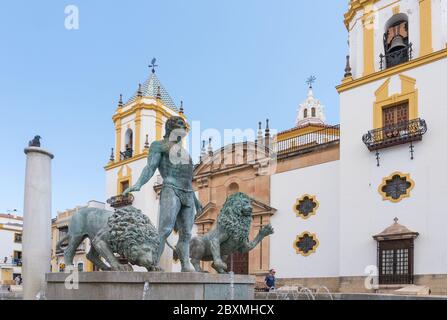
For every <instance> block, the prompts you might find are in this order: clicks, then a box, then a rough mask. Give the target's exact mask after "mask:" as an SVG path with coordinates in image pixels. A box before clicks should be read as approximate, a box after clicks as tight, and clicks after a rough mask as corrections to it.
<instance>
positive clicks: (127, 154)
mask: <svg viewBox="0 0 447 320" xmlns="http://www.w3.org/2000/svg"><path fill="white" fill-rule="evenodd" d="M120 156H121V159H120V160H121V161H123V160H127V159H130V158H132V157H133V150H132V149H126V151H123V152H120Z"/></svg>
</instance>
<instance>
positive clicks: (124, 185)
mask: <svg viewBox="0 0 447 320" xmlns="http://www.w3.org/2000/svg"><path fill="white" fill-rule="evenodd" d="M129 186H130V185H129V180H126V181H122V182H121V183H120V190H119V194H122V193H123V192H124V191H126V189H127V188H129Z"/></svg>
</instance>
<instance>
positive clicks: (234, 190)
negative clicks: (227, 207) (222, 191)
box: [227, 182, 239, 196]
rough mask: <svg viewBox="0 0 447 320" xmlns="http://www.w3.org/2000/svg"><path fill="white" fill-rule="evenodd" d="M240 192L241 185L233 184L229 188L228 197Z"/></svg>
mask: <svg viewBox="0 0 447 320" xmlns="http://www.w3.org/2000/svg"><path fill="white" fill-rule="evenodd" d="M238 192H239V185H238V184H237V183H236V182H233V183H232V184H230V185H229V186H228V192H227V193H228V196H231V195H232V194H235V193H238Z"/></svg>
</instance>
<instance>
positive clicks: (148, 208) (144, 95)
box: [105, 59, 185, 225]
mask: <svg viewBox="0 0 447 320" xmlns="http://www.w3.org/2000/svg"><path fill="white" fill-rule="evenodd" d="M156 67H157V65H156V60H155V59H153V60H152V64H151V65H150V68H151V73H150V75H149V78H148V79H147V80H146V81H145V82H144V83H143V84H139V85H138V89H137V90H136V92H135V93H134V94H133V95H132V96H131V97H130V98H129V99H128V100H127V102H124V101H123V96H122V95H120V98H119V102H118V106H117V109H116V110H115V113H114V115H113V117H112V120H113V123H114V124H115V144H114V147H113V148H112V152H111V155H110V160H109V162H108V164H107V165H106V166H105V171H106V195H107V199H108V204H109V205H110V206H111V207H114V208H117V207H122V206H126V205H133V206H135V207H136V208H139V209H140V210H142V211H143V213H145V214H147V215H149V217H150V219H151V220H152V222H153V223H154V224H155V225H157V223H158V210H159V205H158V195H157V192H156V191H155V190H156V188H154V187H156V186H158V185H161V183H162V181H161V177H160V176H159V173H158V172H156V173H155V175H154V177H153V178H152V179H151V181H150V182H149V183H147V184H146V185H145V186H144V187H143V188H142V190H141V191H140V192H138V193H135V194H133V195H129V196H127V197H123V196H121V194H122V193H123V192H124V190H125V189H127V188H128V187H129V186H132V185H133V184H134V183H135V182H136V181H137V179H138V178H139V177H140V174H141V172H142V170H143V168H144V167H145V166H146V164H147V157H148V154H149V147H150V145H151V143H152V142H154V141H156V140H160V139H162V137H163V135H164V126H165V123H166V120H167V119H169V118H170V117H172V116H181V117H184V118H185V116H184V112H183V103H182V105H181V107H180V108H178V107H177V106H176V104H175V103H174V102H173V100H172V98H171V97H170V95H169V93H168V92H167V91H166V89H165V87H164V86H163V85H162V84H161V82H160V80H159V79H158V77H157V74H156V70H155V68H156Z"/></svg>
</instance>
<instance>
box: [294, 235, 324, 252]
mask: <svg viewBox="0 0 447 320" xmlns="http://www.w3.org/2000/svg"><path fill="white" fill-rule="evenodd" d="M319 245H320V241H318V239H317V235H316V234H313V233H310V232H308V231H306V232H303V233H302V234H300V235H298V236H297V237H296V240H295V241H294V243H293V246H294V248H295V250H296V253H297V254H300V255H302V256H303V257H308V256H310V255H311V254H312V253H315V252H316V250H317V248H318V246H319Z"/></svg>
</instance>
